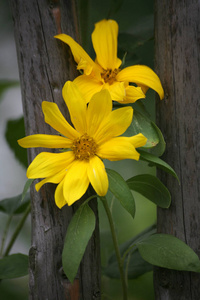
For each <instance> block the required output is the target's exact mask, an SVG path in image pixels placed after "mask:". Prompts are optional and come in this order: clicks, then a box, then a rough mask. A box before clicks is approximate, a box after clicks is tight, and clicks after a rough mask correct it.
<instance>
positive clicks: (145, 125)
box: [124, 110, 159, 148]
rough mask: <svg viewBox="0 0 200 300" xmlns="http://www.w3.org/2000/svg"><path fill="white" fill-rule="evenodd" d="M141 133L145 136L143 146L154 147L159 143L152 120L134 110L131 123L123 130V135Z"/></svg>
mask: <svg viewBox="0 0 200 300" xmlns="http://www.w3.org/2000/svg"><path fill="white" fill-rule="evenodd" d="M138 133H142V134H143V135H144V136H145V137H146V138H147V143H146V145H145V146H143V147H144V148H152V147H155V146H156V145H157V144H158V143H159V136H158V134H157V131H156V130H155V127H154V126H153V125H152V121H151V120H150V119H149V118H147V117H146V116H144V115H142V114H141V113H139V112H138V111H136V110H134V113H133V119H132V123H131V125H130V126H129V128H128V129H127V130H126V132H125V134H124V135H125V136H133V135H136V134H138Z"/></svg>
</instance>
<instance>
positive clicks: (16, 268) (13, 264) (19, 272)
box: [0, 253, 28, 279]
mask: <svg viewBox="0 0 200 300" xmlns="http://www.w3.org/2000/svg"><path fill="white" fill-rule="evenodd" d="M27 274H28V256H27V255H24V254H21V253H17V254H12V255H9V256H5V257H3V258H2V259H0V279H11V278H16V277H22V276H25V275H27Z"/></svg>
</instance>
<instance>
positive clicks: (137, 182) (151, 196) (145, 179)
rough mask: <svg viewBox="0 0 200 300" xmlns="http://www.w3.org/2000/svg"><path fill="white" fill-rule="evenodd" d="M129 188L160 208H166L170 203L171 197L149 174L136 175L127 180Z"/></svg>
mask: <svg viewBox="0 0 200 300" xmlns="http://www.w3.org/2000/svg"><path fill="white" fill-rule="evenodd" d="M127 184H128V186H129V188H130V189H131V190H133V191H135V192H138V193H140V194H141V195H143V196H144V197H146V198H147V199H148V200H150V201H152V202H153V203H155V204H156V205H158V206H160V207H162V208H168V207H169V206H170V203H171V195H170V193H169V191H168V189H167V188H166V187H165V186H164V184H163V183H162V182H161V181H160V180H159V179H158V178H157V177H155V176H153V175H150V174H145V175H137V176H134V177H132V178H130V179H128V180H127Z"/></svg>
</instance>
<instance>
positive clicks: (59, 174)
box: [35, 170, 66, 192]
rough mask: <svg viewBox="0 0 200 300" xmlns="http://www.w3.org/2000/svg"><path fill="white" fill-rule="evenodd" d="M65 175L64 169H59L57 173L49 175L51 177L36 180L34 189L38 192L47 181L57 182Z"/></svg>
mask: <svg viewBox="0 0 200 300" xmlns="http://www.w3.org/2000/svg"><path fill="white" fill-rule="evenodd" d="M65 175H66V170H61V171H60V172H58V173H57V174H55V175H53V176H51V177H47V178H45V179H43V180H41V181H40V182H38V183H37V184H36V185H35V189H36V191H37V192H38V191H39V190H40V189H41V187H42V186H43V185H44V184H45V183H47V182H51V183H59V182H61V181H62V179H63V178H64V176H65Z"/></svg>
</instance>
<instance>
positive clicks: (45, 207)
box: [10, 0, 100, 300]
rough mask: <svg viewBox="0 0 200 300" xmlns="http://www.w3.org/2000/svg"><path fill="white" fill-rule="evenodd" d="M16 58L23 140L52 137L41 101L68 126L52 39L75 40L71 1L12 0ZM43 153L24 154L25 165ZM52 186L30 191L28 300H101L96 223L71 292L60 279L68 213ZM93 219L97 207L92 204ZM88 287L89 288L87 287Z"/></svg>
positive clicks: (66, 63) (63, 58)
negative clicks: (42, 135) (53, 104)
mask: <svg viewBox="0 0 200 300" xmlns="http://www.w3.org/2000/svg"><path fill="white" fill-rule="evenodd" d="M10 6H11V10H12V16H13V21H14V29H15V39H16V47H17V54H18V63H19V72H20V81H21V90H22V100H23V109H24V116H25V127H26V134H27V135H29V134H36V133H47V134H51V133H53V129H52V128H50V126H48V125H47V124H45V122H44V119H43V114H42V110H41V103H42V101H44V100H46V101H51V102H56V103H57V104H58V105H59V107H60V108H61V109H62V112H64V114H65V116H66V118H67V119H68V120H69V116H68V112H67V110H66V105H65V104H64V101H63V99H62V87H63V85H64V83H65V82H66V81H67V80H72V79H74V77H75V75H76V74H77V73H76V66H75V64H74V61H73V57H72V55H71V52H70V50H69V48H68V46H66V45H65V44H64V43H61V42H60V41H58V40H56V39H55V38H54V35H56V34H58V33H61V32H64V33H66V34H69V35H71V36H72V37H74V38H75V39H76V40H77V39H78V26H77V16H76V7H75V1H73V0H70V1H64V0H61V1H57V0H52V1H45V0H38V1H37V0H32V1H23V0H10ZM41 151H42V149H37V148H36V149H30V150H29V151H28V156H29V162H31V161H32V160H33V158H34V157H35V156H36V155H37V154H38V153H39V152H41ZM54 189H55V186H53V185H51V184H46V185H44V187H43V188H41V191H40V192H39V193H37V192H36V191H35V188H34V187H32V189H31V198H32V203H31V204H32V245H31V249H30V282H29V285H30V299H32V300H33V299H41V300H44V299H48V300H50V299H52V300H56V299H59V300H63V299H73V300H76V299H80V297H81V299H85V300H89V299H99V298H100V292H99V285H100V283H99V282H100V276H99V272H100V264H99V261H100V259H99V235H98V222H97V226H96V231H95V233H94V235H93V237H92V239H91V241H90V243H89V245H88V248H87V252H86V254H85V256H84V258H83V262H82V264H81V268H80V272H79V274H78V275H77V279H76V281H75V284H74V286H72V285H71V284H70V283H69V281H68V279H66V278H65V277H64V276H63V275H62V268H61V267H62V263H61V253H62V249H63V241H64V237H65V233H66V228H67V226H68V224H69V221H70V219H71V216H72V214H73V208H72V207H67V206H66V207H64V208H63V209H61V210H60V209H58V208H57V207H56V205H55V201H54ZM93 206H94V210H95V212H96V215H97V206H96V203H94V204H93ZM86 283H87V285H86Z"/></svg>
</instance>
